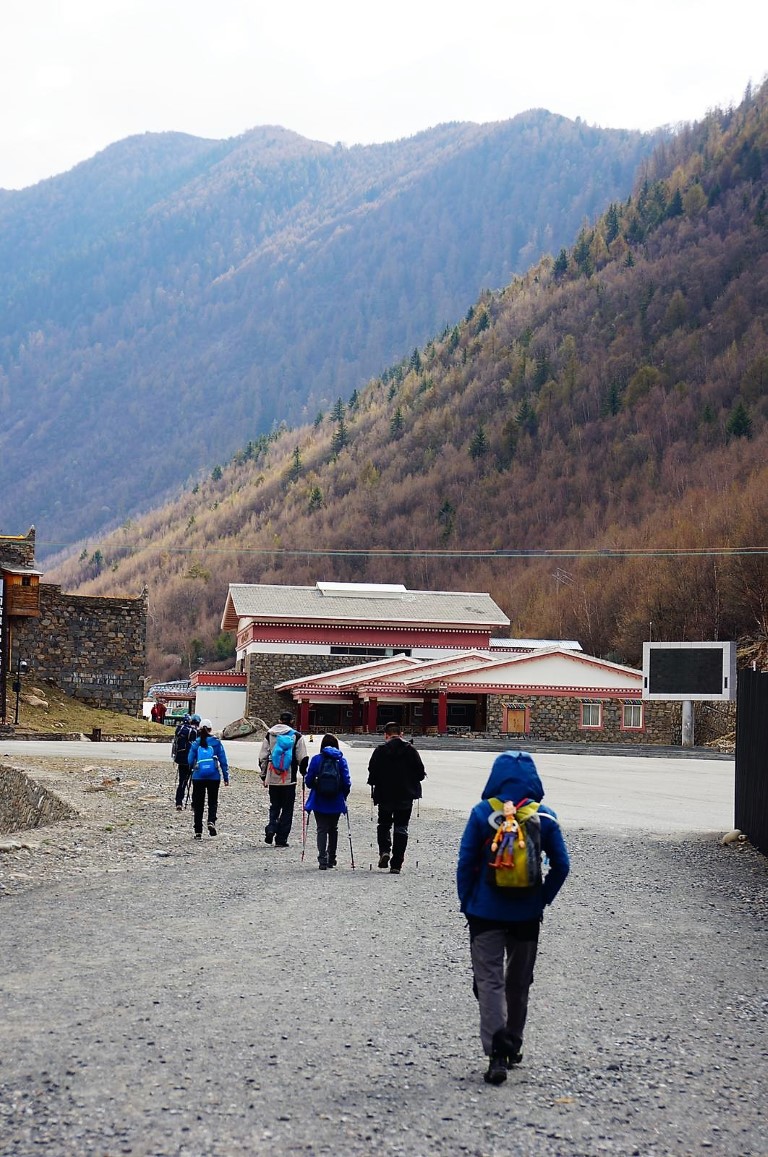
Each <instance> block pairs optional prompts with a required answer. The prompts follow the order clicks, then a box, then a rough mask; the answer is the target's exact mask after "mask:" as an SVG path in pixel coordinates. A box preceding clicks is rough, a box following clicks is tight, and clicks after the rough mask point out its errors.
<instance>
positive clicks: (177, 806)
mask: <svg viewBox="0 0 768 1157" xmlns="http://www.w3.org/2000/svg"><path fill="white" fill-rule="evenodd" d="M176 811H177V812H181V811H184V808H183V807H182V806H181V804H180V803H177V804H176Z"/></svg>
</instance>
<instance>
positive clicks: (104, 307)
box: [0, 110, 659, 551]
mask: <svg viewBox="0 0 768 1157" xmlns="http://www.w3.org/2000/svg"><path fill="white" fill-rule="evenodd" d="M658 139H659V136H658V134H657V136H656V137H652V136H649V135H643V134H639V133H633V132H620V131H614V130H603V129H598V128H592V127H588V126H586V125H585V124H582V123H581V122H578V121H577V122H572V121H569V120H566V119H565V118H563V117H558V116H554V115H552V114H550V113H547V112H544V111H541V110H536V111H532V112H529V113H525V114H523V115H521V116H519V117H516V118H515V119H514V120H511V121H507V122H501V123H497V124H487V125H475V124H449V125H442V126H440V127H438V128H435V129H431V130H429V131H427V132H424V133H421V134H419V135H417V136H415V137H412V138H409V139H406V140H402V141H397V142H394V143H392V144H387V145H375V146H369V147H362V146H360V147H355V148H351V149H347V148H344V147H342V146H336V147H333V146H330V145H326V144H321V143H318V142H314V141H309V140H306V139H304V138H302V137H300V136H298V135H296V134H295V133H291V132H289V131H287V130H285V129H281V128H273V127H263V128H259V129H255V130H253V131H252V132H249V133H246V134H244V135H243V136H241V137H237V138H234V139H231V140H227V141H205V140H198V139H196V138H193V137H189V136H185V135H183V134H173V133H164V134H147V135H145V136H141V137H134V138H130V139H128V140H126V141H122V142H120V143H118V144H115V145H113V146H111V147H110V148H108V149H106V150H104V152H102V153H100V154H99V155H98V156H96V157H94V158H93V159H92V160H90V161H88V162H85V163H84V164H81V165H78V166H77V167H76V168H75V169H73V170H72V171H71V172H69V173H66V174H64V175H62V176H60V177H56V178H53V179H51V180H47V181H43V182H41V183H40V184H39V185H36V186H34V187H33V188H31V189H26V190H23V191H20V192H7V191H6V192H4V193H3V194H2V195H0V302H1V303H2V309H1V310H0V404H1V405H2V412H3V415H4V421H3V423H2V429H1V430H0V525H3V526H6V527H8V528H9V529H13V527H16V526H19V525H23V526H26V525H27V524H29V523H32V522H34V523H35V524H36V525H37V527H38V534H39V538H40V540H41V544H44V543H45V542H46V541H47V542H50V541H51V540H54V541H59V542H68V541H72V540H73V539H75V538H77V537H79V536H82V535H86V534H93V533H94V532H96V531H98V530H99V528H101V527H103V526H104V525H105V524H110V523H112V524H113V525H117V524H119V523H121V522H123V521H124V520H125V519H126V518H127V517H130V516H132V515H134V514H135V512H136V511H137V510H141V509H146V508H148V507H150V506H152V505H154V504H156V503H157V502H158V501H160V499H161V498H162V497H163V496H167V495H168V493H169V492H170V491H172V490H173V489H174V488H176V487H178V486H179V484H181V483H182V482H183V481H184V480H185V479H186V478H188V477H189V476H190V475H195V474H196V473H197V472H199V471H200V470H201V469H204V468H205V467H210V466H211V465H213V464H214V463H215V462H216V461H218V460H219V459H220V458H221V459H224V458H227V457H229V456H230V455H231V454H232V453H233V452H234V451H235V450H236V449H237V447H238V446H242V445H243V444H244V443H245V442H246V441H248V440H249V439H256V438H258V437H259V435H261V434H264V433H266V432H268V431H270V430H271V429H272V428H273V427H274V426H275V424H276V423H278V422H280V421H282V420H286V421H288V422H289V423H290V424H292V425H293V424H297V423H300V422H305V421H309V420H312V419H313V418H314V417H315V415H316V413H317V412H318V411H319V410H325V409H327V407H328V406H329V405H330V404H331V403H332V402H333V401H334V400H335V399H336V398H337V397H339V396H341V397H344V398H346V397H348V396H349V395H350V394H351V392H352V390H353V389H355V388H360V387H361V386H362V385H363V384H364V383H365V381H367V380H368V379H369V378H370V377H372V376H373V375H374V374H376V373H380V372H381V371H382V369H383V368H384V367H385V366H386V365H388V364H390V363H391V362H392V361H393V360H395V359H397V358H399V357H401V356H402V354H403V352H404V351H406V350H410V349H412V348H414V347H415V346H419V345H421V344H423V343H424V342H425V341H427V340H428V339H429V337H430V336H432V335H433V334H434V333H436V332H438V331H439V330H440V329H441V328H442V327H443V326H445V325H446V324H447V323H451V324H452V323H453V322H454V321H455V320H457V319H458V318H460V317H461V316H462V315H463V314H464V312H465V311H466V309H467V307H468V305H469V304H470V303H471V302H472V301H474V300H476V298H477V296H478V294H479V292H480V291H481V290H482V289H483V288H486V287H488V288H493V287H498V286H503V285H505V284H507V283H508V281H509V280H510V278H511V277H512V276H513V275H514V274H515V273H520V272H523V271H524V270H525V269H526V268H528V266H529V265H530V264H531V263H532V262H534V261H536V260H537V259H538V258H539V257H540V256H541V255H542V254H543V253H545V252H549V251H556V250H557V249H558V248H559V247H560V246H561V245H565V244H568V243H569V242H570V240H571V239H572V237H573V235H574V233H575V231H576V230H577V229H578V228H579V226H580V225H581V224H582V223H583V222H584V221H585V220H589V219H593V218H594V216H595V214H596V213H597V212H599V211H601V210H602V209H603V208H604V207H605V205H606V204H608V202H609V201H611V200H612V199H615V198H617V197H624V196H626V193H627V191H628V190H629V188H630V187H631V183H632V180H633V175H634V173H635V171H636V169H637V166H638V165H639V164H640V163H641V162H642V160H643V158H644V157H646V156H647V155H648V154H649V152H650V150H651V148H652V146H653V144H654V143H655V141H657V140H658ZM44 550H45V548H44V547H43V551H44Z"/></svg>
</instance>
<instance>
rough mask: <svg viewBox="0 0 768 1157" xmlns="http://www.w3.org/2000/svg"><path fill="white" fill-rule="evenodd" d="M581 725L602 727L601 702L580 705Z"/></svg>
mask: <svg viewBox="0 0 768 1157" xmlns="http://www.w3.org/2000/svg"><path fill="white" fill-rule="evenodd" d="M581 726H582V727H602V726H603V705H602V703H582V705H581Z"/></svg>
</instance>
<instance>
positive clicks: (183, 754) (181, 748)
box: [173, 715, 200, 812]
mask: <svg viewBox="0 0 768 1157" xmlns="http://www.w3.org/2000/svg"><path fill="white" fill-rule="evenodd" d="M199 722H200V716H199V715H185V716H184V718H183V720H182V722H181V723H180V724H179V725H178V727H177V728H176V734H175V735H174V737H173V761H174V763H175V764H176V774H177V776H178V779H177V782H176V811H177V812H180V811H183V804H184V795H185V793H186V790H187V784H188V783H189V781H190V779H191V778H192V768H191V767H190V766H189V763H188V762H187V760H188V757H189V749H190V748H191V746H192V744H193V743H194V742H195V740H196V739H197V725H198V724H199Z"/></svg>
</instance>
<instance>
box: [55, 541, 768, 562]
mask: <svg viewBox="0 0 768 1157" xmlns="http://www.w3.org/2000/svg"><path fill="white" fill-rule="evenodd" d="M78 545H80V544H79V543H66V542H41V541H38V546H39V547H47V548H50V549H55V550H66V549H68V548H69V547H74V546H78ZM125 546H132V547H135V548H137V549H141V548H142V544H141V543H137V542H134V543H130V542H125V541H123V542H121V543H120V544H119V547H118V548H117V549H118V550H122V548H123V547H125ZM145 549H146V547H145ZM153 549H154V550H155V551H156V552H157V553H162V554H196V555H201V554H203V555H204V554H219V555H235V554H245V555H252V556H261V557H273V558H435V559H439V558H445V559H452V558H453V559H486V560H489V561H490V560H493V559H514V558H543V559H564V558H573V559H590V558H596V559H613V558H733V557H749V556H755V557H758V558H759V557H764V556H768V546H716V547H588V548H579V547H563V548H552V549H550V548H539V547H509V548H499V549H496V550H448V549H437V550H416V549H413V548H409V549H400V548H396V547H343V548H336V549H333V548H326V549H316V548H311V549H310V548H306V549H301V548H298V547H250V546H237V547H217V546H208V545H203V546H200V547H193V546H163V545H162V544H156V545H155V546H154V547H153Z"/></svg>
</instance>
